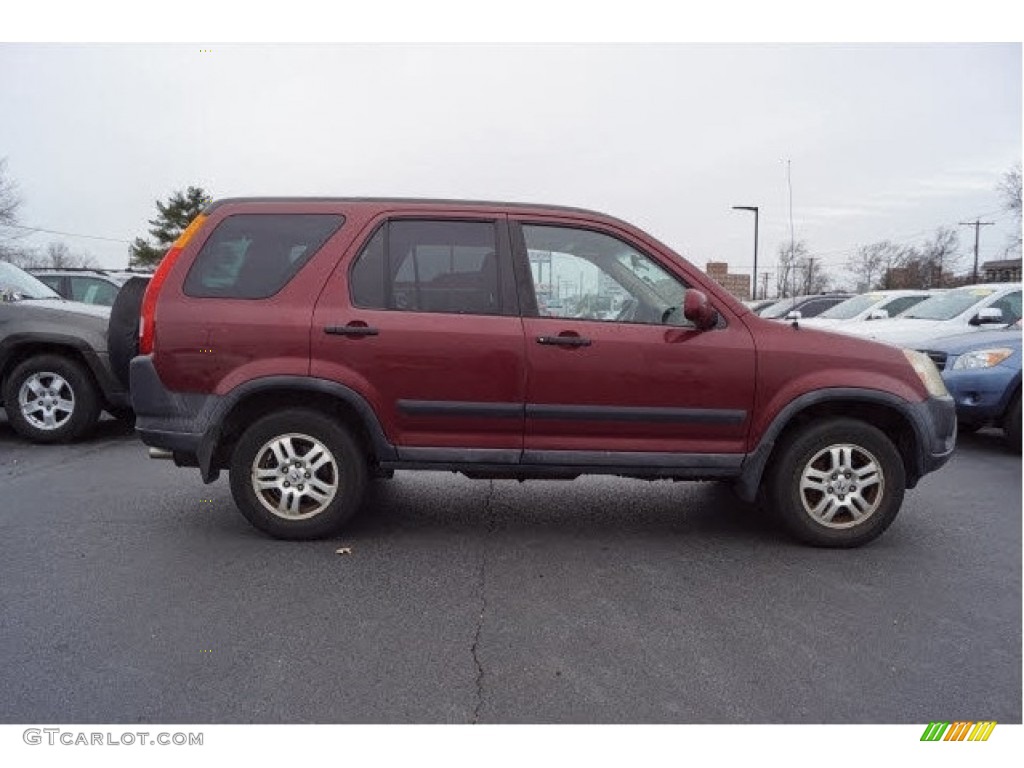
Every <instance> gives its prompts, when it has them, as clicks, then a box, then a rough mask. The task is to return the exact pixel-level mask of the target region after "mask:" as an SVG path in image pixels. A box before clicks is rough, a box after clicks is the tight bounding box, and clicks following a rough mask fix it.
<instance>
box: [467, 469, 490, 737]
mask: <svg viewBox="0 0 1024 768" xmlns="http://www.w3.org/2000/svg"><path fill="white" fill-rule="evenodd" d="M487 483H488V485H487V496H486V498H485V499H484V521H485V523H486V525H487V534H490V533H491V531H493V530H494V525H493V518H494V515H493V510H492V509H491V500H492V499H493V498H494V481H493V480H488V481H487ZM477 593H478V596H479V597H478V601H479V604H480V613H479V615H478V616H477V620H476V631H475V632H474V633H473V644H472V645H471V646H470V648H469V652H470V654H471V655H472V656H473V665H474V666H475V667H476V698H475V702H474V704H473V719H472V720H471V721H470V722H471V723H473V724H474V725H475V724H476V723H477V722H479V720H480V707H481V706H482V705H483V702H484V665H483V664H481V663H480V655H479V653H478V649H479V647H480V633H481V632H482V631H483V627H484V615H485V614H486V613H487V539H486V538H485V539H484V544H483V547H482V548H481V551H480V574H479V577H478V578H477Z"/></svg>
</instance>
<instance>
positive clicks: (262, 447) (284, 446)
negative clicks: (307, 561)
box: [230, 409, 368, 539]
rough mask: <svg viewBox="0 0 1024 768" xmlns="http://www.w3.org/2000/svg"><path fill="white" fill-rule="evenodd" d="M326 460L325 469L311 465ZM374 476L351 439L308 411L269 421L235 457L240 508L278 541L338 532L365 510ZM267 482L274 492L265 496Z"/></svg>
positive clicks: (242, 442) (249, 434) (257, 426)
mask: <svg viewBox="0 0 1024 768" xmlns="http://www.w3.org/2000/svg"><path fill="white" fill-rule="evenodd" d="M275 444H276V445H275ZM272 446H274V447H272ZM278 451H280V452H278ZM325 453H326V460H325V461H324V463H323V464H322V465H321V466H319V468H318V469H313V470H311V469H310V467H309V466H307V465H306V464H305V462H306V461H307V460H312V461H313V462H314V463H316V462H320V461H322V460H324V455H325ZM307 457H314V458H312V459H307ZM282 459H287V460H288V461H287V463H288V464H289V465H291V466H289V467H288V469H289V473H288V474H285V473H284V472H281V471H280V470H281V465H282ZM293 461H297V462H299V466H295V465H294V464H292V462H293ZM257 472H260V473H261V474H262V475H263V477H262V478H258V477H257V476H256V473H257ZM308 472H309V473H311V475H312V477H310V475H309V474H307V473H308ZM367 475H368V470H367V457H366V455H365V454H364V452H363V451H362V450H361V449H360V448H359V446H358V444H357V443H356V441H355V440H354V439H353V438H352V436H351V435H350V434H349V432H348V431H347V430H346V429H345V428H344V427H342V426H341V425H340V424H338V423H337V422H336V421H334V420H333V419H330V418H328V417H327V416H324V415H322V414H320V413H317V412H315V411H309V410H304V409H293V410H287V411H281V412H280V413H275V414H272V415H269V416H265V417H263V418H262V419H260V420H259V421H257V422H256V423H254V424H253V425H252V426H251V427H249V428H248V429H247V430H246V431H245V433H244V434H243V435H242V437H241V439H239V441H238V443H237V444H236V445H235V448H234V451H233V453H232V455H231V469H230V476H231V494H232V496H233V497H234V499H235V504H236V505H237V506H238V509H239V511H241V513H242V514H243V515H244V516H245V518H246V519H247V520H248V521H249V522H250V523H252V524H253V525H254V526H256V527H257V528H259V529H260V530H261V531H263V532H264V533H267V534H270V535H271V536H273V537H275V538H278V539H316V538H321V537H324V536H328V535H330V534H333V533H335V532H336V531H338V530H339V529H340V528H341V527H342V526H343V525H344V524H345V523H346V522H347V521H348V520H349V518H351V517H352V515H354V514H355V513H356V512H357V511H358V509H359V507H360V505H361V504H362V502H363V498H364V496H365V493H366V484H367ZM261 479H262V481H263V482H264V483H266V484H267V487H265V488H263V489H259V490H258V489H257V488H256V484H257V483H258V482H260V480H261ZM304 481H305V482H304ZM317 481H319V482H317ZM285 484H287V488H286V486H285ZM314 491H316V493H314ZM272 507H273V509H272Z"/></svg>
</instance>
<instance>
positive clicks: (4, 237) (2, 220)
mask: <svg viewBox="0 0 1024 768" xmlns="http://www.w3.org/2000/svg"><path fill="white" fill-rule="evenodd" d="M19 208H21V195H20V194H19V193H18V185H17V184H15V182H14V180H13V179H11V178H10V176H8V175H7V159H6V158H0V261H9V262H10V263H12V264H15V265H17V266H24V265H25V264H27V263H28V261H29V260H30V259H31V252H30V251H29V250H28V249H26V248H24V247H23V246H22V245H21V244H20V243H19V242H18V240H19V239H21V238H22V237H24V234H25V233H24V232H18V231H16V230H14V229H11V227H14V226H16V225H17V223H18V209H19Z"/></svg>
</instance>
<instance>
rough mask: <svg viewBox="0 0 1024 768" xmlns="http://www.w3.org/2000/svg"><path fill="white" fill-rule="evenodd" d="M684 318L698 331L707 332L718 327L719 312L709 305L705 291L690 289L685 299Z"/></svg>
mask: <svg viewBox="0 0 1024 768" xmlns="http://www.w3.org/2000/svg"><path fill="white" fill-rule="evenodd" d="M683 317H685V318H686V319H687V320H689V321H690V322H691V323H693V324H694V325H695V326H697V330H698V331H707V330H709V329H711V328H714V327H715V326H716V325H718V310H716V309H715V308H714V307H712V306H711V305H710V304H708V297H707V296H705V295H704V293H703V291H695V290H693V289H690V290H688V291H687V292H686V296H684V297H683Z"/></svg>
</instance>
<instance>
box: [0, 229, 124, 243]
mask: <svg viewBox="0 0 1024 768" xmlns="http://www.w3.org/2000/svg"><path fill="white" fill-rule="evenodd" d="M3 226H5V227H11V228H13V229H25V230H28V231H30V232H46V233H47V234H50V235H63V236H65V237H85V238H88V239H89V240H106V241H107V242H110V243H124V244H126V245H131V240H122V239H120V238H117V237H103V236H101V235H83V234H81V233H80V232H61V231H60V230H56V229H46V228H45V227H27V226H25V225H23V224H4V225H3Z"/></svg>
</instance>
